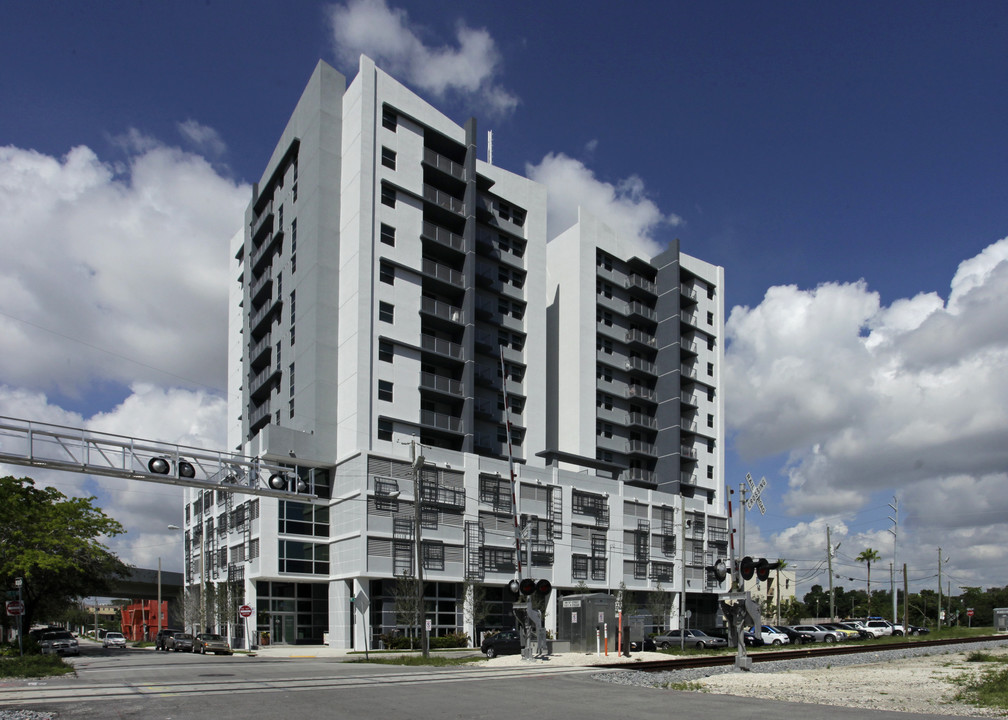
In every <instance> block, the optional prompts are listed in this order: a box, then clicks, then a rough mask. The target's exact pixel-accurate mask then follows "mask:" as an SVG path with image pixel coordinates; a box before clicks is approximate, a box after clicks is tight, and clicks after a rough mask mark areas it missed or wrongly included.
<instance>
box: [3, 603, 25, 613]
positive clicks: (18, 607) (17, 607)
mask: <svg viewBox="0 0 1008 720" xmlns="http://www.w3.org/2000/svg"><path fill="white" fill-rule="evenodd" d="M7 614H8V615H24V603H23V602H21V601H20V600H8V601H7Z"/></svg>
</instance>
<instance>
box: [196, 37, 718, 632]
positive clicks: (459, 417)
mask: <svg viewBox="0 0 1008 720" xmlns="http://www.w3.org/2000/svg"><path fill="white" fill-rule="evenodd" d="M546 201H547V193H546V189H545V187H543V186H542V185H539V184H537V183H535V182H533V181H531V180H529V179H527V178H523V177H521V176H518V175H515V174H514V173H511V172H508V171H506V170H503V169H501V168H498V167H495V166H493V165H489V164H487V163H485V162H483V161H480V160H478V159H477V131H476V121H475V120H470V121H469V122H468V123H466V125H465V127H460V126H459V125H457V124H455V123H454V122H452V121H451V120H449V119H448V118H447V117H445V116H444V115H443V114H441V113H440V112H439V111H437V110H436V109H435V108H433V107H432V106H430V105H429V104H427V103H426V102H424V101H423V100H421V99H420V98H419V97H417V96H416V95H415V94H413V93H412V92H410V91H409V90H407V89H406V88H405V87H403V86H402V85H401V84H399V83H398V82H396V81H395V80H394V79H393V78H391V77H390V76H388V75H387V74H385V73H384V72H382V71H381V70H380V69H378V68H376V67H375V65H374V63H373V62H372V61H371V60H370V59H368V58H366V57H362V58H361V62H360V67H359V71H358V74H357V76H356V77H355V78H354V79H353V81H352V82H351V83H349V85H348V84H347V82H346V79H345V78H344V77H343V76H342V75H341V74H339V73H338V72H336V71H335V70H334V69H333V68H331V67H329V66H328V65H326V64H325V63H319V65H318V67H317V68H316V70H315V72H314V73H313V74H312V76H311V79H310V80H309V82H308V85H307V87H306V88H305V91H304V93H303V94H302V96H301V99H300V101H299V102H298V105H297V107H296V108H295V110H294V113H293V115H292V116H291V119H290V121H289V123H288V125H287V127H286V129H285V130H284V132H283V135H282V136H281V138H280V141H279V143H278V144H277V146H276V149H275V150H274V151H273V155H272V157H271V158H270V160H269V163H268V164H267V166H266V169H265V171H264V172H263V175H262V178H261V180H260V181H259V182H258V183H257V184H256V185H255V187H254V189H253V197H252V199H251V202H250V203H249V206H248V210H247V213H246V218H245V229H244V231H243V232H242V233H240V234H239V235H237V236H236V237H235V239H234V242H233V246H234V247H233V249H234V262H233V272H232V277H233V278H234V279H235V284H234V286H233V292H232V296H231V332H230V380H229V403H228V412H229V418H230V427H229V444H230V445H231V447H232V448H233V449H235V450H239V451H242V452H244V453H246V454H249V455H255V456H259V457H261V458H263V459H265V460H268V461H269V462H271V463H279V464H283V465H285V466H287V467H289V468H290V472H289V479H290V481H291V483H292V484H297V482H299V481H300V482H301V483H303V484H304V486H306V487H307V488H308V489H309V490H310V491H311V492H313V493H314V494H317V495H318V496H319V500H317V501H311V500H308V499H306V501H305V502H295V501H291V500H277V499H272V498H257V499H252V500H248V499H246V498H244V497H242V496H232V495H231V494H228V493H219V494H214V493H211V492H205V493H200V492H198V491H188V492H189V496H188V497H187V504H186V528H185V529H186V569H185V577H186V583H187V585H189V587H190V589H191V590H192V591H194V592H197V591H198V592H201V593H202V597H203V603H202V605H203V610H202V612H203V613H204V621H203V622H204V624H207V625H212V626H213V627H214V628H215V629H218V630H220V631H222V632H228V633H230V634H231V635H232V636H234V637H236V638H242V637H243V636H244V634H245V624H244V623H243V622H242V620H241V619H240V618H238V617H236V615H235V607H236V606H237V605H240V604H247V605H250V606H251V607H253V608H254V611H255V612H254V615H253V617H252V618H250V619H249V624H248V628H249V633H250V634H251V632H252V630H253V628H254V629H255V632H256V636H255V639H254V641H255V642H265V641H267V636H268V639H269V642H272V643H286V644H296V643H306V644H311V643H316V644H317V643H322V642H328V643H329V644H331V645H333V646H337V647H354V648H360V649H363V648H364V647H365V642H366V643H367V647H371V648H374V647H377V646H378V643H380V642H381V637H382V635H383V634H389V633H395V632H403V631H407V632H408V631H409V628H410V626H411V625H412V623H409V622H408V621H406V620H404V618H403V617H402V612H397V604H398V603H399V601H398V600H397V598H400V597H402V596H403V592H402V590H401V588H402V587H403V578H409V577H412V576H413V573H414V564H415V563H414V560H415V557H416V556H415V551H416V545H415V543H416V541H417V539H418V538H417V537H416V535H417V533H416V532H415V529H414V518H415V508H416V506H415V502H416V501H417V498H416V492H415V490H414V485H415V482H417V481H418V484H419V488H420V490H419V495H420V498H419V499H420V504H421V513H420V515H421V523H420V526H421V527H420V533H419V535H420V538H419V539H420V541H421V551H422V557H423V574H424V579H425V598H426V605H427V618H428V619H429V620H430V621H431V624H432V628H433V630H432V632H433V633H434V634H438V635H440V634H447V633H454V632H465V633H468V634H469V636H470V638H473V639H476V638H478V633H479V632H480V631H481V630H482V629H484V628H493V627H511V626H513V625H514V624H515V623H514V617H513V616H512V614H511V604H512V601H514V600H516V598H514V596H512V594H511V592H510V591H509V590H508V589H507V587H506V586H507V583H508V581H509V580H511V579H512V578H513V577H514V575H515V571H516V559H515V548H516V541H515V529H514V526H515V515H516V514H517V516H518V522H519V525H520V527H521V529H522V530H523V531H524V539H523V540H522V541H521V552H522V566H523V567H522V573H523V576H525V577H528V576H531V577H534V578H536V579H539V578H546V579H549V580H550V581H551V583H552V586H553V589H552V592H551V594H550V597H549V599H548V603H547V608H548V609H547V613H546V619H545V622H546V625H547V627H548V628H550V629H551V630H553V631H554V632H556V631H557V608H558V606H559V598H560V597H562V596H563V595H566V594H570V593H575V592H584V591H586V590H587V591H592V592H594V591H598V592H606V591H615V590H619V589H621V588H622V589H623V590H624V591H625V594H626V605H627V607H628V609H629V607H630V606H636V607H638V608H645V607H651V608H659V607H660V606H661V603H658V602H653V600H654V599H667V601H668V602H667V604H666V605H665V606H664V607H663V608H661V609H660V610H658V611H657V615H658V617H656V618H655V621H654V622H655V624H656V625H660V626H665V627H668V626H673V627H674V626H676V625H677V623H678V618H679V616H680V611H681V610H684V609H688V610H690V615H691V620H690V624H691V625H692V626H703V625H705V624H707V625H711V624H714V622H715V617H716V615H717V612H718V611H717V601H716V599H717V593H718V591H720V590H723V586H722V585H718V583H717V581H716V580H715V579H714V578H713V576H712V574H711V573H710V572H709V571H707V570H706V568H707V567H708V566H710V565H712V564H713V563H714V561H715V560H716V559H717V558H718V557H725V556H726V554H727V546H728V526H727V518H726V509H727V508H726V498H725V480H724V475H723V465H724V463H723V447H722V446H723V439H724V417H723V416H724V412H723V411H724V401H723V398H722V395H721V384H720V373H721V368H722V357H723V354H722V353H723V348H722V340H723V316H724V311H723V302H722V297H723V272H722V270H721V268H718V267H715V266H712V265H709V264H707V263H705V262H702V261H700V260H697V259H695V258H691V257H688V256H686V255H682V254H681V253H680V252H679V248H678V243H674V244H673V245H671V246H670V247H669V248H668V249H667V250H666V251H664V252H663V253H661V254H660V255H658V256H657V257H654V258H646V257H639V256H637V255H635V254H634V252H633V250H632V249H631V246H630V245H628V244H626V243H625V242H624V241H622V240H621V239H620V238H619V237H617V236H616V235H615V234H614V233H613V231H612V230H610V229H609V228H607V227H606V226H605V225H604V224H602V223H601V222H599V221H597V220H595V219H594V218H591V217H590V216H588V215H587V214H586V213H584V212H582V215H581V217H580V219H579V222H578V224H577V225H575V226H574V227H572V228H570V229H569V230H566V231H565V232H564V233H562V234H561V235H560V236H559V237H557V238H556V239H555V240H553V241H552V242H550V243H549V244H547V228H546ZM505 388H506V396H505ZM508 421H509V422H508ZM509 425H510V440H511V442H510V450H509V443H508V437H509V433H508V430H509ZM509 454H510V456H511V457H513V460H514V468H515V471H514V474H515V478H516V484H515V488H514V498H515V499H516V502H517V506H515V504H514V502H513V501H512V497H513V495H512V487H511V482H510V477H511V473H510V464H509V461H508V458H509ZM421 464H422V466H421ZM414 467H417V468H419V471H418V477H415V476H414ZM527 557H531V568H529V567H527V563H526V561H525V560H526V558H527ZM474 585H475V586H478V587H479V588H480V590H479V591H478V592H476V593H471V592H469V590H470V589H471V588H472V587H473V586H474ZM683 591H684V592H683ZM473 597H476V598H481V599H480V600H478V601H477V602H474V601H473ZM683 597H684V598H685V603H686V604H685V608H681V607H680V599H681V598H683ZM354 600H355V601H356V603H354V602H352V601H354ZM400 610H401V608H400ZM239 642H244V639H239Z"/></svg>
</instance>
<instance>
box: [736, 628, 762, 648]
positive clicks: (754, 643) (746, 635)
mask: <svg viewBox="0 0 1008 720" xmlns="http://www.w3.org/2000/svg"><path fill="white" fill-rule="evenodd" d="M742 639H743V640H744V641H745V644H746V645H748V646H749V647H762V646H763V645H766V641H765V640H764V639H763V633H762V632H760V636H759V637H756V633H755V632H753V629H752V628H746V629H745V630H743V631H742Z"/></svg>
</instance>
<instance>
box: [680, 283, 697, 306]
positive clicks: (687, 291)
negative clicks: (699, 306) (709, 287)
mask: <svg viewBox="0 0 1008 720" xmlns="http://www.w3.org/2000/svg"><path fill="white" fill-rule="evenodd" d="M679 294H680V295H682V296H683V298H685V299H686V300H689V301H692V302H694V303H695V302H696V301H697V291H696V288H692V287H690V286H689V285H686V284H682V285H680V286H679Z"/></svg>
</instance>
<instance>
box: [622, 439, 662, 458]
mask: <svg viewBox="0 0 1008 720" xmlns="http://www.w3.org/2000/svg"><path fill="white" fill-rule="evenodd" d="M625 452H626V454H627V455H644V456H646V457H652V458H653V457H658V450H657V448H656V447H655V444H654V443H649V442H644V441H643V440H628V441H627V444H626V450H625Z"/></svg>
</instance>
